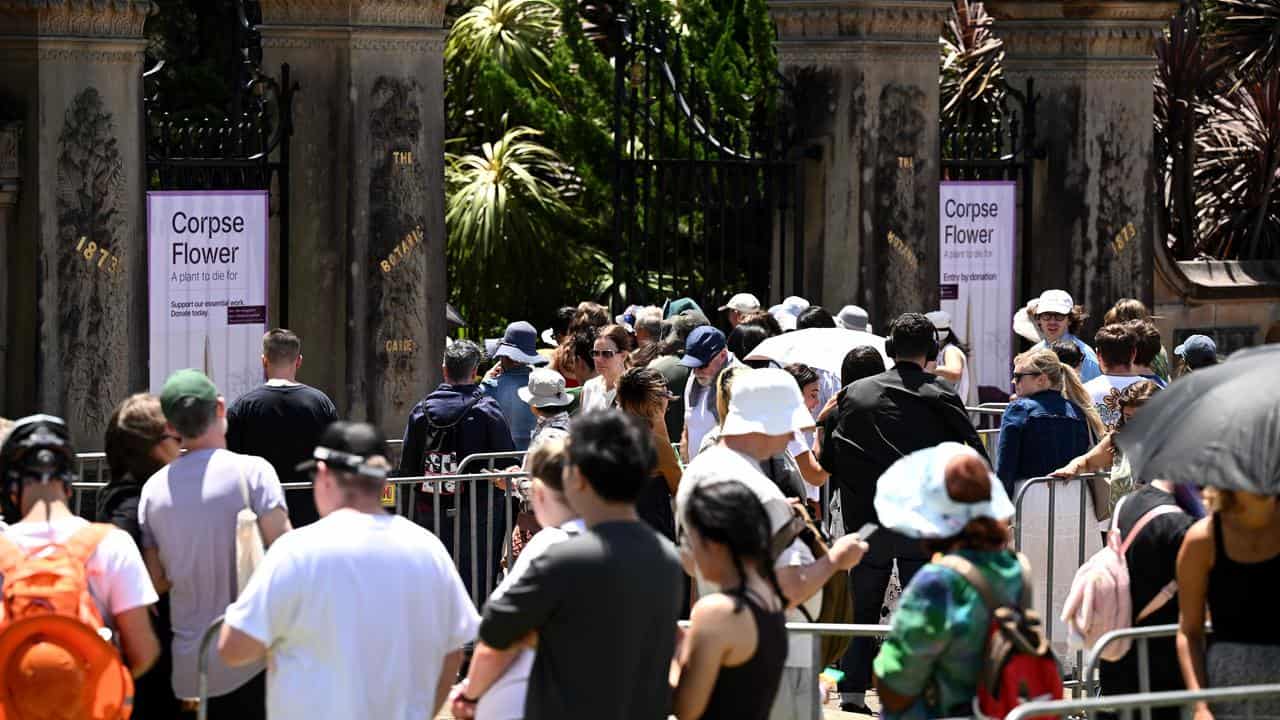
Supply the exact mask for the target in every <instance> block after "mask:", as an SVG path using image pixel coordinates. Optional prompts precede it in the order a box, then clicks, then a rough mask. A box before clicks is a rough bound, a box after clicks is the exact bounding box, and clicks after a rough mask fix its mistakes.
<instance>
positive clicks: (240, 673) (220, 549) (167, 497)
mask: <svg viewBox="0 0 1280 720" xmlns="http://www.w3.org/2000/svg"><path fill="white" fill-rule="evenodd" d="M242 477H243V478H244V479H245V482H246V484H247V485H248V488H249V504H250V505H251V506H252V509H253V511H254V512H255V513H257V514H258V515H259V516H261V515H262V514H263V513H266V512H269V511H271V510H273V509H275V508H285V501H284V491H283V490H282V489H281V488H280V480H279V479H278V478H277V477H276V471H275V470H274V469H272V467H271V464H270V463H268V462H267V461H266V460H263V459H262V458H260V457H255V456H252V455H240V454H237V453H233V452H230V451H227V450H197V451H195V452H190V453H187V454H186V455H184V456H182V457H180V458H178V459H177V460H175V461H173V462H172V463H171V464H169V465H168V466H166V467H164V468H161V469H160V471H159V472H157V473H156V474H155V475H152V476H151V479H149V480H147V482H146V484H145V485H143V486H142V496H141V498H140V499H139V501H138V523H139V525H141V527H142V547H143V548H156V549H157V550H158V551H159V553H160V560H161V562H163V563H164V568H165V575H166V576H168V578H169V581H170V582H171V583H172V584H173V588H172V589H171V590H170V591H169V607H170V613H171V616H172V621H173V691H174V693H175V694H176V695H177V696H178V697H180V698H194V697H196V695H197V692H198V690H199V687H198V684H197V683H198V677H197V674H196V661H197V656H198V655H199V652H200V637H201V636H202V635H203V634H204V631H205V630H206V629H207V628H208V627H209V623H211V622H213V619H214V618H216V617H218V616H219V615H221V614H222V613H223V612H224V611H226V609H227V605H230V604H231V602H232V601H233V600H235V595H236V561H235V549H236V538H235V531H236V514H237V513H239V512H240V510H241V509H242V508H243V507H244V502H243V500H242V499H241V496H240V478H242ZM264 667H265V663H256V664H253V665H249V666H246V667H241V668H228V667H227V666H226V665H224V664H223V663H222V660H221V659H220V658H219V657H218V652H217V649H216V643H213V644H211V652H210V653H209V695H210V696H211V697H217V696H219V695H225V694H227V693H229V692H231V691H233V690H235V689H236V688H238V687H240V686H241V685H243V684H245V683H246V682H248V681H249V680H250V679H252V678H253V676H255V675H257V674H258V673H260V672H262V669H263V668H264Z"/></svg>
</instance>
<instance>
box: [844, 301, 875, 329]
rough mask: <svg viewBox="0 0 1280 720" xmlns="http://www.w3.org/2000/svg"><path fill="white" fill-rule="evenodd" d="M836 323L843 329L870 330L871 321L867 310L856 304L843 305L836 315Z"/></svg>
mask: <svg viewBox="0 0 1280 720" xmlns="http://www.w3.org/2000/svg"><path fill="white" fill-rule="evenodd" d="M836 325H837V326H839V327H842V328H844V329H845V330H861V331H862V332H871V322H870V321H869V316H868V315H867V311H866V310H864V309H862V307H860V306H858V305H845V306H844V307H842V308H840V314H839V315H836Z"/></svg>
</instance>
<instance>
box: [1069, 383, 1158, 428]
mask: <svg viewBox="0 0 1280 720" xmlns="http://www.w3.org/2000/svg"><path fill="white" fill-rule="evenodd" d="M1144 379H1145V378H1142V377H1141V376H1138V375H1130V376H1124V377H1121V376H1119V375H1099V376H1098V377H1096V378H1094V379H1092V380H1090V381H1089V382H1087V383H1085V384H1084V389H1085V391H1086V392H1088V393H1089V397H1090V398H1091V399H1092V400H1093V406H1094V407H1095V408H1097V409H1098V414H1099V415H1101V416H1102V422H1104V423H1106V424H1107V425H1114V424H1115V423H1116V421H1117V420H1119V419H1120V402H1119V400H1120V391H1121V390H1124V389H1125V388H1127V387H1129V386H1130V385H1132V384H1134V383H1136V382H1142V381H1143V380H1144Z"/></svg>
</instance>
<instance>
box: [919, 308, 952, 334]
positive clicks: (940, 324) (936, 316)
mask: <svg viewBox="0 0 1280 720" xmlns="http://www.w3.org/2000/svg"><path fill="white" fill-rule="evenodd" d="M924 316H925V317H927V318H929V322H931V323H933V329H934V330H950V329H951V313H949V312H947V311H946V310H934V311H933V312H927V313H925V314H924Z"/></svg>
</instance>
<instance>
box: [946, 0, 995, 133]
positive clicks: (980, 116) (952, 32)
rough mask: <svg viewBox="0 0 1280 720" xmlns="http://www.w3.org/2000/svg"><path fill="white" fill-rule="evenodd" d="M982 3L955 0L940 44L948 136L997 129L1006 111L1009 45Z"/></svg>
mask: <svg viewBox="0 0 1280 720" xmlns="http://www.w3.org/2000/svg"><path fill="white" fill-rule="evenodd" d="M991 24H992V20H991V16H990V15H988V14H987V12H986V10H985V9H984V8H983V6H982V3H977V2H973V3H971V2H969V1H968V0H955V1H954V2H953V3H952V7H951V15H950V17H949V18H948V19H947V23H946V25H945V26H944V27H943V33H942V37H941V40H940V43H941V50H942V68H941V71H940V73H939V83H940V85H939V92H940V95H941V103H942V127H943V134H944V135H949V134H951V133H953V132H955V131H956V130H959V129H961V128H964V129H970V130H972V129H976V128H978V127H992V126H994V125H995V124H996V123H997V122H998V120H999V118H1000V116H1001V114H1002V112H1003V108H1004V100H1005V93H1006V91H1007V87H1006V85H1005V78H1004V43H1003V42H1002V41H1001V40H1000V39H999V38H998V37H996V36H995V35H994V34H993V33H992V32H991Z"/></svg>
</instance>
